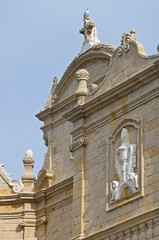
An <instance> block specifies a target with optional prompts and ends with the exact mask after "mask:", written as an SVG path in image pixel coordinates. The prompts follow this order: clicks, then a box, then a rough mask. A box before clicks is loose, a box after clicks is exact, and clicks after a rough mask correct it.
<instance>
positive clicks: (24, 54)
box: [0, 0, 159, 179]
mask: <svg viewBox="0 0 159 240" xmlns="http://www.w3.org/2000/svg"><path fill="white" fill-rule="evenodd" d="M87 8H88V9H89V11H90V18H91V20H92V21H93V22H94V23H95V25H96V28H97V31H98V37H99V39H100V41H101V43H107V44H112V45H116V46H119V45H120V41H121V37H122V34H123V32H127V33H129V31H130V30H131V28H132V27H134V28H135V30H136V37H137V40H138V41H140V42H141V43H142V44H143V46H144V48H145V51H146V53H147V54H148V55H153V54H157V50H156V47H157V44H158V43H159V26H158V22H159V21H158V9H159V1H158V0H152V1H148V0H138V1H137V0H133V1H129V0H121V1H119V0H111V1H108V0H98V1H95V0H76V1H75V0H74V1H73V0H67V1H66V0H0V32H1V37H0V83H1V87H0V109H1V118H0V146H1V154H0V162H1V163H4V164H5V169H6V171H7V172H11V173H13V176H12V179H20V176H21V174H22V173H23V172H24V167H23V163H22V159H23V157H24V154H25V152H26V150H27V149H29V148H31V149H32V150H33V154H34V158H35V168H34V172H35V173H36V174H37V173H38V171H39V170H40V168H41V167H42V164H43V160H44V153H45V152H46V150H47V149H46V147H45V146H44V142H43V139H42V131H41V130H40V127H41V126H42V125H43V123H42V122H40V121H39V120H38V119H36V117H35V114H37V113H38V112H39V111H40V109H42V108H43V107H44V105H45V103H46V100H47V98H48V95H49V92H50V89H51V86H52V79H53V78H54V76H57V77H58V79H59V80H60V78H61V76H62V74H63V73H64V71H65V70H66V68H67V66H68V65H69V63H70V62H71V61H72V60H73V59H74V57H75V56H76V55H77V54H78V53H79V51H80V48H81V45H82V42H83V36H82V35H81V34H79V29H80V28H82V26H83V13H84V11H85V9H87Z"/></svg>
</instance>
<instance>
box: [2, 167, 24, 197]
mask: <svg viewBox="0 0 159 240" xmlns="http://www.w3.org/2000/svg"><path fill="white" fill-rule="evenodd" d="M0 173H1V174H2V175H3V177H4V178H5V180H6V181H7V183H8V184H9V186H11V187H12V189H13V192H15V193H18V192H20V191H21V190H22V189H23V183H22V182H20V181H18V180H12V179H11V176H12V174H11V173H7V172H6V170H5V168H4V164H3V163H0Z"/></svg>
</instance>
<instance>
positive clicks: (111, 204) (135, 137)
mask: <svg viewBox="0 0 159 240" xmlns="http://www.w3.org/2000/svg"><path fill="white" fill-rule="evenodd" d="M122 129H126V130H127V133H128V136H129V143H130V145H131V146H135V151H136V152H135V154H136V156H135V158H136V165H135V166H134V169H133V173H134V174H133V175H134V176H132V177H135V179H133V181H132V182H131V180H130V179H129V180H128V181H126V180H127V179H128V177H126V178H127V179H125V180H123V178H122V177H121V176H120V177H119V174H118V173H117V169H116V168H117V167H116V159H117V149H119V148H120V146H121V145H122V142H121V133H122ZM142 135H143V134H142V120H141V119H136V118H124V119H123V120H121V121H120V122H119V123H118V125H117V126H116V127H115V129H114V131H113V132H112V133H111V135H110V136H109V137H108V138H107V150H106V197H107V203H106V210H107V211H109V210H112V209H114V208H116V207H118V206H121V205H122V204H125V203H126V202H130V201H133V200H134V199H136V198H138V197H141V196H143V170H144V166H143V143H142V138H143V136H142ZM122 171H123V169H122ZM125 176H128V171H127V172H126V173H125ZM113 181H115V182H117V183H119V184H118V188H112V182H113ZM135 183H136V185H135ZM126 189H128V191H126ZM112 191H116V197H112V194H113V193H112Z"/></svg>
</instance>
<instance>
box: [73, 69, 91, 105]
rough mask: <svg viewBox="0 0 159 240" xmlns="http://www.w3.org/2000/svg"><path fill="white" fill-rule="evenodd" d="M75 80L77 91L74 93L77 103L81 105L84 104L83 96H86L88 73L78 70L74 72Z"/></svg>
mask: <svg viewBox="0 0 159 240" xmlns="http://www.w3.org/2000/svg"><path fill="white" fill-rule="evenodd" d="M76 78H77V81H78V82H79V86H78V89H77V90H76V92H75V95H76V98H77V103H78V104H79V105H83V104H84V103H85V96H87V95H88V89H87V81H88V79H89V73H88V72H87V70H85V69H80V70H78V71H77V72H76Z"/></svg>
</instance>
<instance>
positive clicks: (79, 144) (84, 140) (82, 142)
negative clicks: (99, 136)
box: [70, 137, 88, 152]
mask: <svg viewBox="0 0 159 240" xmlns="http://www.w3.org/2000/svg"><path fill="white" fill-rule="evenodd" d="M87 144H88V138H87V137H80V138H78V139H77V140H75V141H73V142H72V143H71V145H70V152H74V151H75V150H77V149H78V148H80V147H83V146H86V145H87Z"/></svg>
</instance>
